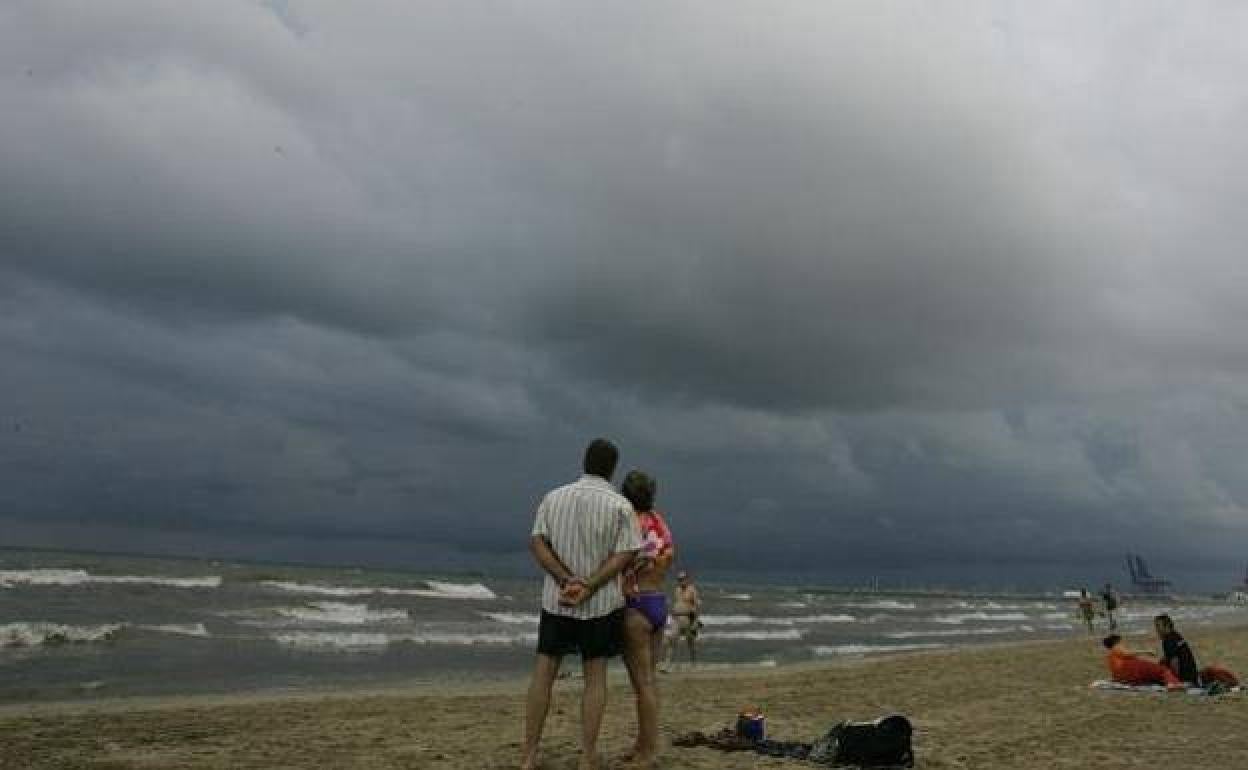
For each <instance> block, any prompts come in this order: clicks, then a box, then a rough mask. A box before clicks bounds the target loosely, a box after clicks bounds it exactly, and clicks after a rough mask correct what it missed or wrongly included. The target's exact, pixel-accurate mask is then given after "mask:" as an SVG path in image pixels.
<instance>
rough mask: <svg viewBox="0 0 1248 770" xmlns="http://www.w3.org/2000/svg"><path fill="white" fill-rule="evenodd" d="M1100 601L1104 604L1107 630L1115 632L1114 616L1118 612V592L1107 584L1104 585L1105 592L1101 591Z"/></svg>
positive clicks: (1116, 624) (1116, 619)
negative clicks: (1107, 624) (1107, 623)
mask: <svg viewBox="0 0 1248 770" xmlns="http://www.w3.org/2000/svg"><path fill="white" fill-rule="evenodd" d="M1101 599H1102V600H1103V601H1104V602H1105V618H1106V619H1107V620H1108V621H1109V630H1110V631H1116V630H1117V629H1118V618H1117V616H1115V615H1114V613H1115V612H1117V611H1118V604H1119V601H1118V592H1117V591H1115V590H1114V587H1113V586H1112V585H1110V584H1109V583H1106V584H1105V590H1104V591H1101Z"/></svg>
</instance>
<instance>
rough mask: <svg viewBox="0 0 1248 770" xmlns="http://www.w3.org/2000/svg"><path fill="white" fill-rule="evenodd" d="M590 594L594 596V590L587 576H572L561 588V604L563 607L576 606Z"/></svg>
mask: <svg viewBox="0 0 1248 770" xmlns="http://www.w3.org/2000/svg"><path fill="white" fill-rule="evenodd" d="M590 596H593V591H590V590H589V584H588V583H586V582H585V578H579V577H577V578H572V579H570V580H568V581H567V582H565V583H564V584H563V588H561V589H559V604H560V606H562V607H575V606H576V605H578V604H581V603H582V602H584V601H585V600H586V599H588V598H589V597H590Z"/></svg>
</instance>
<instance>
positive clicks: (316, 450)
mask: <svg viewBox="0 0 1248 770" xmlns="http://www.w3.org/2000/svg"><path fill="white" fill-rule="evenodd" d="M756 10H757V9H751V8H750V7H749V6H748V5H738V4H728V5H724V4H722V3H717V4H715V6H714V8H711V7H709V6H708V7H705V8H702V9H700V10H697V11H695V10H694V9H692V8H683V9H682V8H673V7H670V6H667V5H663V4H653V5H647V4H642V5H635V4H634V5H631V6H629V7H628V8H618V9H602V8H595V9H592V10H590V9H586V8H574V7H571V6H567V5H566V4H559V3H542V4H538V5H536V6H534V5H531V4H530V5H526V6H525V7H524V8H519V7H516V8H510V9H507V8H499V7H495V8H491V9H485V8H469V7H464V6H462V5H458V6H432V5H429V6H416V7H414V6H411V5H409V4H397V3H377V4H375V5H372V6H370V8H369V10H368V11H367V12H365V11H362V10H361V9H358V8H347V7H345V6H342V5H340V4H334V3H317V2H296V1H294V0H292V1H290V2H281V3H276V2H275V3H242V2H238V3H228V4H225V5H223V6H219V7H214V8H213V9H212V12H211V13H209V12H208V11H207V9H204V8H195V7H186V8H183V7H178V8H176V9H175V8H172V7H170V6H168V5H167V4H164V3H156V2H140V1H138V0H135V1H134V2H126V3H121V4H116V3H115V4H111V5H110V6H108V7H107V8H104V7H97V6H94V5H83V4H76V3H68V2H64V3H62V2H25V1H24V0H23V1H20V2H16V3H11V4H9V5H8V6H7V7H6V8H5V9H4V10H2V11H0V19H2V20H3V22H4V23H3V24H0V30H3V31H0V109H2V111H3V114H4V115H5V116H6V118H5V120H3V121H0V178H3V179H4V180H5V181H4V184H3V195H0V340H3V344H4V349H5V350H6V356H7V358H8V359H9V362H8V363H9V365H7V366H5V367H4V368H3V371H0V386H2V387H3V389H4V392H6V393H12V394H14V397H13V398H12V399H11V400H10V403H11V404H12V405H13V406H12V412H11V414H6V415H5V417H6V418H7V419H8V420H9V422H10V423H11V424H12V426H13V427H12V430H8V431H6V432H5V433H4V436H5V438H4V439H3V448H4V450H5V459H4V460H3V461H0V482H2V483H0V489H2V490H3V491H2V492H0V518H6V519H8V520H9V521H11V522H15V523H20V529H19V530H17V531H22V532H25V533H26V537H27V539H28V540H30V541H32V542H33V541H36V540H41V539H42V541H43V542H44V543H45V544H46V543H48V542H52V543H55V542H68V541H69V540H70V539H72V538H70V536H69V535H67V534H66V533H67V532H68V531H70V530H67V529H66V527H72V526H79V527H83V528H86V527H97V528H103V530H102V531H108V532H114V531H115V532H128V533H131V534H130V535H128V536H109V537H110V538H115V539H118V540H120V541H125V540H126V539H127V537H141V538H152V540H151V541H150V542H152V543H153V547H156V546H159V545H160V543H161V542H164V543H166V544H167V545H168V547H175V546H177V547H185V543H186V542H187V540H186V538H188V537H189V538H191V540H192V541H194V538H195V537H198V538H200V539H201V540H202V542H205V543H207V542H213V543H216V544H218V545H219V546H220V547H223V548H225V547H229V546H228V543H231V542H232V543H234V544H235V546H234V547H237V548H239V549H243V550H247V552H248V553H253V552H254V551H255V549H256V541H257V539H261V540H263V539H266V538H267V539H269V540H270V541H272V542H274V543H278V542H280V543H282V545H280V546H277V545H275V546H274V547H275V548H276V549H278V550H282V551H283V554H284V555H295V556H298V555H299V554H301V553H304V552H305V551H308V552H311V551H317V549H318V548H319V546H314V545H310V544H311V543H315V542H334V541H335V540H338V541H341V540H343V539H346V538H350V539H351V540H352V542H353V543H356V545H355V546H353V548H355V550H354V551H352V553H353V554H355V556H353V558H360V559H364V560H367V559H368V558H370V557H369V553H370V551H369V548H370V546H369V545H368V544H369V543H373V544H375V548H376V550H375V554H376V555H377V558H385V559H387V560H392V559H394V558H398V557H395V556H394V555H393V553H394V552H393V549H392V548H391V546H389V545H387V543H393V542H396V539H397V541H398V542H410V543H413V544H414V547H415V546H416V545H419V546H420V547H422V548H426V549H428V548H431V547H432V548H435V549H437V548H444V549H449V550H454V551H456V552H458V551H460V550H463V551H468V552H472V551H478V552H483V553H489V554H492V556H490V557H489V558H491V559H495V558H505V559H513V557H512V556H501V555H504V554H509V553H511V552H513V551H515V550H516V549H517V544H518V543H519V542H520V541H521V540H522V539H523V533H524V531H525V526H526V519H527V517H528V515H529V510H530V508H531V505H532V501H533V500H534V499H535V498H536V496H537V495H539V494H540V493H541V491H542V489H543V488H544V487H545V486H548V485H551V484H554V483H557V482H558V481H560V480H562V479H563V478H565V477H566V476H568V475H569V474H570V473H572V472H574V471H575V465H576V461H577V457H578V454H579V451H580V446H581V444H582V443H583V442H584V440H585V439H586V438H588V437H589V436H591V435H595V434H599V433H607V434H610V435H612V436H615V437H617V438H618V439H619V441H620V443H621V444H622V446H623V447H624V449H625V453H626V454H625V462H626V463H630V464H631V463H636V464H641V465H645V466H647V467H651V468H655V469H657V472H658V474H659V476H660V478H661V480H662V481H663V496H664V500H665V502H666V504H667V505H668V506H669V507H670V508H671V510H672V512H673V519H674V520H676V521H679V523H680V530H681V532H682V533H683V534H684V537H685V538H687V541H686V542H687V544H688V548H687V549H686V553H688V554H689V555H690V558H692V559H695V560H698V559H700V560H702V561H704V562H706V563H709V564H723V565H731V564H739V563H741V558H742V555H743V554H746V553H749V554H754V555H756V556H757V557H758V562H757V563H760V564H767V565H779V564H784V565H786V566H794V565H800V566H801V567H802V568H803V569H833V568H834V567H835V568H839V565H841V564H843V563H848V564H861V565H863V569H869V568H872V567H874V566H879V565H884V566H888V565H896V564H907V565H914V567H915V568H916V569H922V568H923V566H924V565H925V564H933V563H938V562H942V561H943V562H958V561H965V560H967V559H975V560H979V561H982V562H983V563H985V564H987V563H993V562H999V561H1008V560H1010V559H1028V560H1035V561H1048V562H1060V563H1078V562H1080V561H1082V560H1085V559H1095V560H1108V559H1109V558H1110V557H1111V556H1113V555H1114V554H1116V553H1118V552H1119V551H1121V550H1123V549H1125V548H1126V547H1128V546H1130V547H1135V548H1140V549H1148V550H1150V551H1155V552H1159V553H1161V554H1172V555H1173V556H1172V557H1171V558H1173V559H1174V560H1175V561H1176V562H1178V561H1180V560H1182V559H1184V558H1192V557H1194V556H1197V555H1199V556H1201V558H1202V559H1204V560H1205V561H1206V562H1208V561H1209V560H1210V559H1213V560H1222V561H1224V562H1226V563H1227V564H1230V563H1231V562H1233V561H1234V560H1235V559H1238V558H1239V556H1240V554H1239V553H1238V546H1237V543H1242V540H1243V537H1244V536H1245V534H1248V531H1246V530H1248V527H1246V526H1245V523H1244V522H1245V518H1244V515H1243V514H1244V504H1245V503H1244V501H1245V500H1246V499H1248V479H1246V477H1245V475H1244V474H1243V472H1242V470H1241V469H1240V468H1238V467H1237V464H1236V462H1235V458H1236V457H1237V456H1239V455H1240V453H1241V452H1242V450H1243V449H1245V448H1246V447H1245V446H1244V444H1245V441H1244V439H1242V438H1241V437H1242V436H1243V435H1248V434H1245V433H1244V431H1243V430H1242V427H1243V425H1244V422H1245V405H1246V404H1248V389H1245V387H1244V385H1243V381H1244V380H1243V375H1244V373H1245V368H1246V367H1248V352H1246V351H1245V349H1244V346H1243V344H1242V343H1241V342H1240V340H1239V337H1240V336H1241V335H1240V334H1239V331H1238V330H1239V327H1240V326H1241V325H1242V323H1243V322H1244V321H1245V320H1248V319H1246V318H1245V310H1244V308H1246V307H1248V302H1245V299H1246V298H1245V290H1244V287H1245V286H1248V283H1246V282H1245V281H1246V280H1248V275H1246V274H1245V270H1248V268H1246V267H1245V263H1244V262H1243V260H1242V258H1241V255H1240V252H1241V251H1242V246H1241V244H1242V243H1243V242H1244V232H1243V224H1242V223H1241V219H1242V218H1241V217H1240V216H1239V214H1238V201H1240V200H1242V199H1243V198H1244V197H1245V194H1246V193H1248V189H1244V185H1245V182H1244V180H1245V179H1248V175H1246V174H1245V173H1244V172H1245V171H1246V170H1248V153H1246V151H1245V150H1244V147H1243V144H1242V142H1241V141H1240V140H1239V136H1241V135H1242V133H1243V130H1244V129H1245V128H1246V126H1245V122H1248V114H1245V112H1244V110H1243V109H1242V104H1243V102H1244V92H1243V87H1242V84H1241V83H1240V82H1239V80H1240V78H1239V76H1238V72H1240V71H1242V68H1243V65H1244V64H1245V62H1244V61H1243V59H1244V58H1245V54H1244V53H1243V51H1242V46H1241V45H1240V41H1241V40H1242V37H1243V33H1244V32H1245V31H1246V28H1248V16H1246V15H1245V12H1244V11H1243V10H1241V9H1237V8H1233V7H1229V6H1219V5H1214V4H1209V5H1200V6H1182V7H1178V6H1171V5H1168V4H1164V3H1156V4H1136V5H1133V6H1132V7H1131V8H1129V9H1122V8H1119V9H1115V10H1114V11H1113V12H1112V13H1111V12H1110V11H1109V10H1108V9H1101V8H1099V7H1090V6H1087V5H1086V4H1058V5H1053V4H1049V5H1046V6H1045V7H1044V8H1039V7H1026V8H1024V7H1014V6H1009V5H1006V4H1000V3H984V4H968V5H964V6H962V7H960V8H959V9H958V10H957V12H956V13H953V12H949V10H948V9H944V10H942V12H940V13H937V12H936V11H935V10H930V11H929V10H925V9H916V8H914V7H903V6H900V5H896V6H891V5H884V6H881V5H880V4H878V3H867V4H861V5H855V4H850V5H836V6H829V5H826V4H817V3H809V4H801V3H799V4H797V5H792V6H786V7H785V9H783V11H774V12H772V13H770V14H767V15H764V16H759V15H757V13H756ZM67 19H72V20H73V23H72V24H71V23H66V20H67ZM14 526H17V524H15V525H14ZM40 527H43V528H44V529H42V530H41V529H40ZM40 531H42V532H44V533H45V534H44V535H42V536H41V535H40V534H39V532H40ZM1124 531H1125V532H1128V533H1130V534H1129V535H1124ZM135 533H139V534H135ZM161 533H163V534H161ZM186 533H194V535H193V536H192V535H188V534H186ZM162 538H163V540H162ZM1126 540H1130V541H1131V542H1129V543H1128V542H1125V541H1126ZM144 542H149V541H148V540H144ZM283 549H284V550H283ZM261 550H263V549H261ZM275 555H277V554H275ZM465 558H469V557H465ZM1162 558H1166V557H1165V556H1163V557H1162Z"/></svg>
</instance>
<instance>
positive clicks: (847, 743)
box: [810, 714, 914, 767]
mask: <svg viewBox="0 0 1248 770" xmlns="http://www.w3.org/2000/svg"><path fill="white" fill-rule="evenodd" d="M913 733H914V728H913V727H911V725H910V720H909V719H906V718H905V717H903V716H901V715H899V714H894V715H892V716H886V717H881V718H880V719H877V720H875V721H874V722H841V723H840V724H838V725H836V726H835V727H833V728H832V729H831V730H828V733H827V735H825V736H823V738H822V739H820V740H818V741H816V742H815V745H814V747H813V748H812V749H811V752H810V760H811V761H812V762H818V763H820V764H824V765H857V766H859V767H914V750H913V748H912V747H911V743H910V737H911V735H912V734H913Z"/></svg>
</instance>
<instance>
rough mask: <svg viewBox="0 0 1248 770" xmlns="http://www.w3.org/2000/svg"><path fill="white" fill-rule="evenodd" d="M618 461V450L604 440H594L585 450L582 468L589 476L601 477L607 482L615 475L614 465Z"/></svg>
mask: <svg viewBox="0 0 1248 770" xmlns="http://www.w3.org/2000/svg"><path fill="white" fill-rule="evenodd" d="M619 460H620V450H618V449H616V448H615V444H612V443H611V442H610V441H607V440H606V439H605V438H596V439H594V440H593V441H591V442H589V446H587V447H586V448H585V461H584V463H582V466H581V467H582V468H584V469H585V472H586V473H588V474H590V475H591V476H601V477H602V478H604V479H606V480H607V481H610V480H611V476H612V475H613V474H614V473H615V464H616V463H617V462H619Z"/></svg>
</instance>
